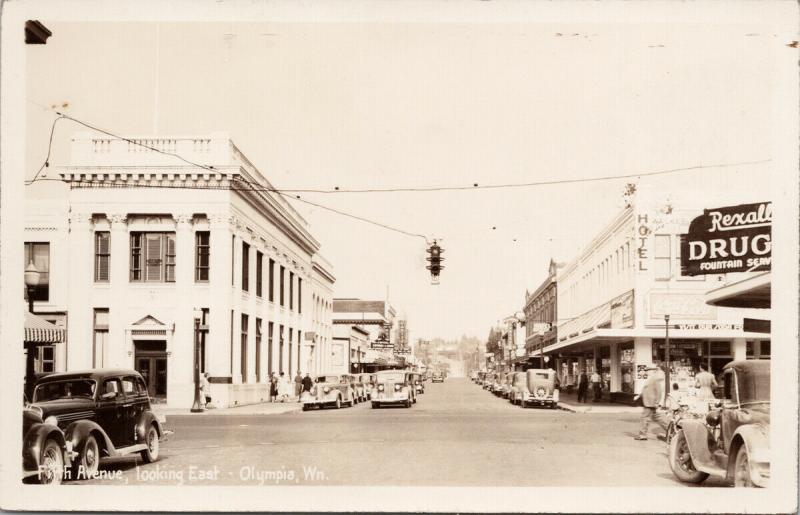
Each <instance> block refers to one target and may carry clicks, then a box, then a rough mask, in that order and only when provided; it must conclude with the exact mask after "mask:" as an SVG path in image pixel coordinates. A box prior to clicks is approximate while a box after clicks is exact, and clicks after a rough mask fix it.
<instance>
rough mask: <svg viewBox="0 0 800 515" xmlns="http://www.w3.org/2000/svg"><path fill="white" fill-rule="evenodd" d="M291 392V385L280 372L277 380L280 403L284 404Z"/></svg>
mask: <svg viewBox="0 0 800 515" xmlns="http://www.w3.org/2000/svg"><path fill="white" fill-rule="evenodd" d="M291 391H292V383H291V382H290V381H289V378H288V377H286V375H285V374H284V373H283V372H281V376H280V377H279V378H278V398H279V399H280V401H281V402H286V401H288V400H289V396H290V395H291Z"/></svg>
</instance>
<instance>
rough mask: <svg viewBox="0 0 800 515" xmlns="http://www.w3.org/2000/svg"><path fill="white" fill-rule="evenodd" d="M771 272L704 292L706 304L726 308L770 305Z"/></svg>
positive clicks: (764, 307) (767, 306)
mask: <svg viewBox="0 0 800 515" xmlns="http://www.w3.org/2000/svg"><path fill="white" fill-rule="evenodd" d="M771 295H772V273H771V272H764V273H762V274H758V275H754V276H751V277H748V278H746V279H742V280H741V281H736V282H734V283H731V284H726V285H725V286H722V287H720V288H716V289H714V290H711V291H709V292H708V293H706V304H710V305H712V306H723V307H726V308H762V309H766V308H769V307H771V305H772V303H771Z"/></svg>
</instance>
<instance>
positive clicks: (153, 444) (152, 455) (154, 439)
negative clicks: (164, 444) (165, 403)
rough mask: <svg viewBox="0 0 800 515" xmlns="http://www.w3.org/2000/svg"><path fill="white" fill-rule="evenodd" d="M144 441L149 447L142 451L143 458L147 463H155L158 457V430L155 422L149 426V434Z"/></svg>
mask: <svg viewBox="0 0 800 515" xmlns="http://www.w3.org/2000/svg"><path fill="white" fill-rule="evenodd" d="M144 443H145V445H147V448H145V450H143V451H142V453H141V454H142V460H144V462H145V463H153V462H154V461H156V460H157V459H158V444H159V442H158V431H157V430H156V426H155V424H150V427H148V428H147V434H145V437H144Z"/></svg>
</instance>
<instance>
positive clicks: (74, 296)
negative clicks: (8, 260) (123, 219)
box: [25, 212, 123, 370]
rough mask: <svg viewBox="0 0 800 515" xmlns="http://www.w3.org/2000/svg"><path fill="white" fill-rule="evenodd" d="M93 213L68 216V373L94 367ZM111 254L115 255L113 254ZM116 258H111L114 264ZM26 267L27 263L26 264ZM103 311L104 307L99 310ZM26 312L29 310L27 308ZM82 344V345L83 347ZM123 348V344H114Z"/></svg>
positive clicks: (77, 213)
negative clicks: (69, 268)
mask: <svg viewBox="0 0 800 515" xmlns="http://www.w3.org/2000/svg"><path fill="white" fill-rule="evenodd" d="M92 231H93V225H92V215H91V213H79V212H72V213H70V216H69V232H70V235H69V254H70V255H69V263H70V267H71V270H70V278H69V284H70V287H69V293H68V298H69V303H68V306H70V310H69V337H68V339H67V340H68V341H69V342H72V344H68V345H70V347H69V349H68V352H67V370H76V369H77V370H81V369H86V368H91V367H92V345H93V327H92V326H93V323H94V311H93V308H94V307H95V306H94V305H93V298H92V297H93V295H92V285H93V284H94V280H93V279H94V277H93V273H94V266H93V262H94V241H93V240H92V235H93V232H92ZM112 252H114V251H113V250H112ZM113 259H114V257H113V256H112V260H113ZM26 264H27V263H26ZM100 307H102V306H100ZM25 309H26V310H27V307H26V308H25ZM81 343H83V344H81ZM114 344H116V345H123V343H122V342H118V343H114Z"/></svg>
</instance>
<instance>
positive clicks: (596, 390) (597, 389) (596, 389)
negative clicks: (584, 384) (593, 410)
mask: <svg viewBox="0 0 800 515" xmlns="http://www.w3.org/2000/svg"><path fill="white" fill-rule="evenodd" d="M601 381H602V378H601V377H600V374H598V373H597V370H595V371H594V372H592V379H591V383H592V394H593V396H594V398H593V399H592V402H600V396H601V395H602V393H603V386H602V384H601Z"/></svg>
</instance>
